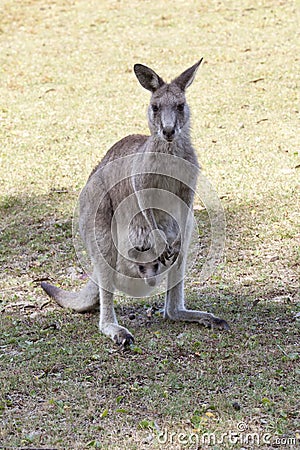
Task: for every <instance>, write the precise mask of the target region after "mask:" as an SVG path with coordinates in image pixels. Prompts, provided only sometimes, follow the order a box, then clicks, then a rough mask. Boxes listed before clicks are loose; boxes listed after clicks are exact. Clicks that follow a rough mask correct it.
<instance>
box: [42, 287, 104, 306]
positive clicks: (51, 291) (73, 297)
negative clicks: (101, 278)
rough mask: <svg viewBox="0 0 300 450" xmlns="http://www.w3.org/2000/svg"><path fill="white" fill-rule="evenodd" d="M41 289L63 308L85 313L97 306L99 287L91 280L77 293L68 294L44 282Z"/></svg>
mask: <svg viewBox="0 0 300 450" xmlns="http://www.w3.org/2000/svg"><path fill="white" fill-rule="evenodd" d="M41 287H42V288H43V289H44V291H45V292H46V293H47V294H48V295H49V296H50V297H52V298H54V300H55V301H56V302H57V303H58V304H59V305H60V306H62V307H63V308H70V309H73V310H74V311H77V312H87V311H91V310H93V309H95V308H96V307H97V306H99V287H98V285H97V284H96V283H94V281H92V280H89V281H88V283H87V284H86V285H85V287H84V288H83V289H81V291H79V292H68V291H65V290H64V289H60V288H58V287H56V286H53V285H52V284H49V283H45V282H44V281H43V282H42V283H41Z"/></svg>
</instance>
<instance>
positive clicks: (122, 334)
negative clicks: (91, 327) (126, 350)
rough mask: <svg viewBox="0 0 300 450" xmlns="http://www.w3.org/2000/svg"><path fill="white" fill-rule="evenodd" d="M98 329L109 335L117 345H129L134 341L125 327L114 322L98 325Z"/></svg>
mask: <svg viewBox="0 0 300 450" xmlns="http://www.w3.org/2000/svg"><path fill="white" fill-rule="evenodd" d="M100 331H102V333H103V334H105V335H106V336H108V337H110V338H111V339H112V340H113V341H114V342H115V343H116V344H117V345H120V346H122V347H129V346H130V345H132V344H133V343H134V337H133V336H132V334H131V333H130V332H129V331H128V330H127V328H125V327H121V326H120V325H117V324H115V323H107V324H105V325H100Z"/></svg>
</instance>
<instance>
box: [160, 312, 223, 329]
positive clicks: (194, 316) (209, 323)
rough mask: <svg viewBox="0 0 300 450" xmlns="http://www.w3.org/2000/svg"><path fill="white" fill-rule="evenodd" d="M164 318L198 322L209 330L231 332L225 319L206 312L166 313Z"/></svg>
mask: <svg viewBox="0 0 300 450" xmlns="http://www.w3.org/2000/svg"><path fill="white" fill-rule="evenodd" d="M164 318H165V319H170V320H174V321H178V320H182V321H184V322H197V323H199V324H200V325H204V326H205V327H208V328H220V329H222V330H229V329H230V326H229V325H228V323H227V322H226V320H224V319H220V318H219V317H216V316H214V315H213V314H211V313H208V312H205V311H193V310H188V309H183V310H177V311H172V312H170V311H164Z"/></svg>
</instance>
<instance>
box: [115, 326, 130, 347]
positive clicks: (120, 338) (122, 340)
mask: <svg viewBox="0 0 300 450" xmlns="http://www.w3.org/2000/svg"><path fill="white" fill-rule="evenodd" d="M113 340H114V342H115V343H116V344H117V345H119V346H120V347H122V348H124V349H125V348H128V347H130V345H132V344H133V343H134V337H133V336H132V334H131V333H129V331H128V330H126V329H121V330H120V331H118V333H116V334H115V335H114V338H113Z"/></svg>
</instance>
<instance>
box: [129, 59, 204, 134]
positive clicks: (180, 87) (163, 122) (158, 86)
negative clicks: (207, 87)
mask: <svg viewBox="0 0 300 450" xmlns="http://www.w3.org/2000/svg"><path fill="white" fill-rule="evenodd" d="M202 59H203V58H202ZM202 59H201V60H200V61H198V62H197V63H196V64H195V65H193V66H192V67H190V68H189V69H187V70H185V71H184V72H183V73H182V74H181V75H179V77H177V78H175V80H173V81H172V82H171V83H165V82H164V81H163V79H162V78H161V77H160V76H158V75H157V74H156V73H155V72H154V70H152V69H150V68H149V67H146V66H144V65H142V64H135V66H134V72H135V74H136V76H137V79H138V80H139V82H140V83H141V85H142V86H143V87H144V88H145V89H147V90H148V91H150V92H151V93H152V96H151V101H150V105H149V108H148V121H149V128H150V131H151V134H152V135H154V136H155V137H158V138H159V139H162V140H164V141H166V142H169V143H171V142H173V141H176V140H177V139H178V138H179V137H180V136H181V135H182V134H185V133H188V132H189V119H190V112H189V107H188V105H187V103H186V98H185V90H186V89H187V88H188V87H189V86H190V85H191V84H192V82H193V80H194V78H195V75H196V72H197V69H198V67H199V66H200V64H201V62H202Z"/></svg>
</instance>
